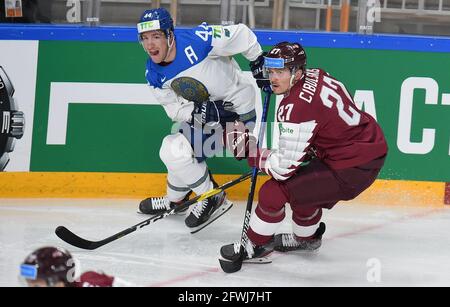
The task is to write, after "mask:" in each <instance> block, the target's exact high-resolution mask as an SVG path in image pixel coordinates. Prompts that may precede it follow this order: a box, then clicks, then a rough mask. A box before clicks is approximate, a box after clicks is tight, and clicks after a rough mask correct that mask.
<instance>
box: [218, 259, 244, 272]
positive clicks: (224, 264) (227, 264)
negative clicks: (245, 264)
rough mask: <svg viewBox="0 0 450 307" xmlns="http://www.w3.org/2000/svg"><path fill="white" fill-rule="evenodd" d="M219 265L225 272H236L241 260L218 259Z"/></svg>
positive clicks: (240, 265) (239, 267)
mask: <svg viewBox="0 0 450 307" xmlns="http://www.w3.org/2000/svg"><path fill="white" fill-rule="evenodd" d="M219 263H220V267H221V268H222V270H223V271H224V272H225V273H228V274H230V273H236V272H237V271H239V270H240V269H241V268H242V260H240V259H239V260H238V261H230V260H225V259H219Z"/></svg>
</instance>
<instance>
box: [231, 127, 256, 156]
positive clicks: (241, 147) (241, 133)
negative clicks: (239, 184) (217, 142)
mask: <svg viewBox="0 0 450 307" xmlns="http://www.w3.org/2000/svg"><path fill="white" fill-rule="evenodd" d="M223 142H224V144H225V146H226V148H227V149H228V150H229V151H230V152H231V153H232V154H233V156H234V157H235V158H236V159H237V160H239V161H240V160H242V159H247V158H248V157H250V156H252V155H253V156H254V155H256V151H257V142H256V138H255V137H254V136H253V135H252V134H251V133H250V131H249V129H248V128H247V127H246V126H245V124H244V123H243V122H235V123H234V124H233V125H227V127H226V130H225V131H224V132H223Z"/></svg>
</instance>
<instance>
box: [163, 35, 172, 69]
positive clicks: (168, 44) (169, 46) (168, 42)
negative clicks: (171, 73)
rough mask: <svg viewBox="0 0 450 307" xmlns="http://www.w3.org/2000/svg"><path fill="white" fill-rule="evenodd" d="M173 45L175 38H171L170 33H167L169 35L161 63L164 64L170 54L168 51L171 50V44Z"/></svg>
mask: <svg viewBox="0 0 450 307" xmlns="http://www.w3.org/2000/svg"><path fill="white" fill-rule="evenodd" d="M170 38H172V42H170ZM174 43H175V37H174V36H173V33H172V32H169V35H168V37H167V53H166V56H165V57H164V59H163V60H162V62H165V61H166V59H167V57H168V56H169V54H170V51H171V50H172V47H173V44H174Z"/></svg>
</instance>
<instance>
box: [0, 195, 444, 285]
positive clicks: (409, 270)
mask: <svg viewBox="0 0 450 307" xmlns="http://www.w3.org/2000/svg"><path fill="white" fill-rule="evenodd" d="M137 205H138V201H137V200H109V199H102V200H98V199H96V200H74V199H38V200H35V199H34V200H30V199H0V286H17V285H19V281H18V268H19V265H20V263H21V261H23V259H24V258H25V256H26V255H27V254H28V253H30V252H31V251H33V250H34V249H36V248H39V247H42V246H47V245H54V246H60V247H64V248H67V249H68V250H69V251H70V252H71V253H72V254H73V255H74V256H75V257H76V258H77V259H78V260H79V261H80V262H81V271H87V270H101V271H104V272H105V273H107V274H110V275H115V276H118V277H120V278H122V279H125V280H127V281H130V282H132V283H134V284H136V285H140V286H167V287H171V286H177V287H211V286H212V287H214V286H220V287H228V286H235V287H236V286H238V287H239V286H251V287H261V286H270V287H279V286H285V287H300V286H450V261H449V258H450V244H449V243H450V240H449V236H450V210H448V208H445V207H442V208H432V207H430V208H426V207H420V208H418V207H411V208H408V207H398V206H368V205H357V204H339V205H337V206H336V207H335V208H333V209H332V210H330V211H325V212H324V216H323V221H324V222H325V223H326V224H327V231H326V232H325V235H324V241H323V245H322V247H321V249H320V250H319V251H318V252H313V253H306V254H305V253H300V252H291V253H278V252H275V253H273V254H272V259H273V262H272V263H271V264H244V265H243V267H242V270H241V271H239V272H237V273H234V274H226V273H224V272H222V270H221V269H220V266H219V262H218V257H219V249H220V247H221V246H222V245H224V244H228V243H232V242H234V241H236V240H238V239H239V238H240V234H241V228H242V223H243V214H244V210H245V204H244V202H235V206H234V207H233V208H232V209H231V210H230V211H229V212H228V213H227V214H225V215H224V216H223V217H222V218H220V219H219V220H217V221H216V222H214V223H213V224H211V225H209V226H208V227H207V228H205V229H204V230H202V231H200V232H199V233H197V234H194V235H191V234H190V233H189V232H188V229H187V228H186V227H185V225H184V220H183V216H169V217H167V218H165V219H163V220H159V221H157V222H155V223H153V224H151V225H148V226H146V227H144V228H142V229H140V230H137V231H136V232H134V233H132V234H129V235H127V236H125V237H123V238H121V239H118V240H117V241H114V242H112V243H109V244H107V245H105V246H103V247H101V248H99V249H97V250H94V251H86V250H81V249H78V248H75V247H72V246H70V245H68V244H66V243H64V242H63V241H61V240H60V239H59V238H58V237H56V235H55V234H54V229H55V228H56V227H57V226H59V225H64V226H66V227H67V228H69V229H70V230H72V231H73V232H74V233H76V234H78V235H80V236H81V237H83V238H86V239H89V240H95V241H96V240H101V239H104V238H106V237H108V236H110V235H112V234H115V233H117V232H119V231H121V230H123V229H125V228H128V227H130V226H132V225H134V224H136V223H138V222H140V221H142V220H144V219H146V216H143V215H139V214H137V213H136V209H137ZM290 229H291V228H290V212H288V214H287V217H286V219H285V221H284V224H283V226H282V227H281V228H280V231H290Z"/></svg>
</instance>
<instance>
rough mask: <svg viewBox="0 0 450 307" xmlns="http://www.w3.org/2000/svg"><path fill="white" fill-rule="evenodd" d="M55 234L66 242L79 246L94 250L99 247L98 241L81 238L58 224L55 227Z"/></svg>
mask: <svg viewBox="0 0 450 307" xmlns="http://www.w3.org/2000/svg"><path fill="white" fill-rule="evenodd" d="M55 234H56V235H57V236H58V237H59V238H60V239H61V240H63V241H64V242H66V243H69V244H70V245H73V246H76V247H78V248H82V249H88V250H93V249H96V248H97V247H98V246H97V244H96V242H92V241H88V240H85V239H83V238H80V237H79V236H77V235H76V234H74V233H73V232H71V231H70V230H69V229H67V228H66V227H64V226H58V227H57V228H56V229H55Z"/></svg>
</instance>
